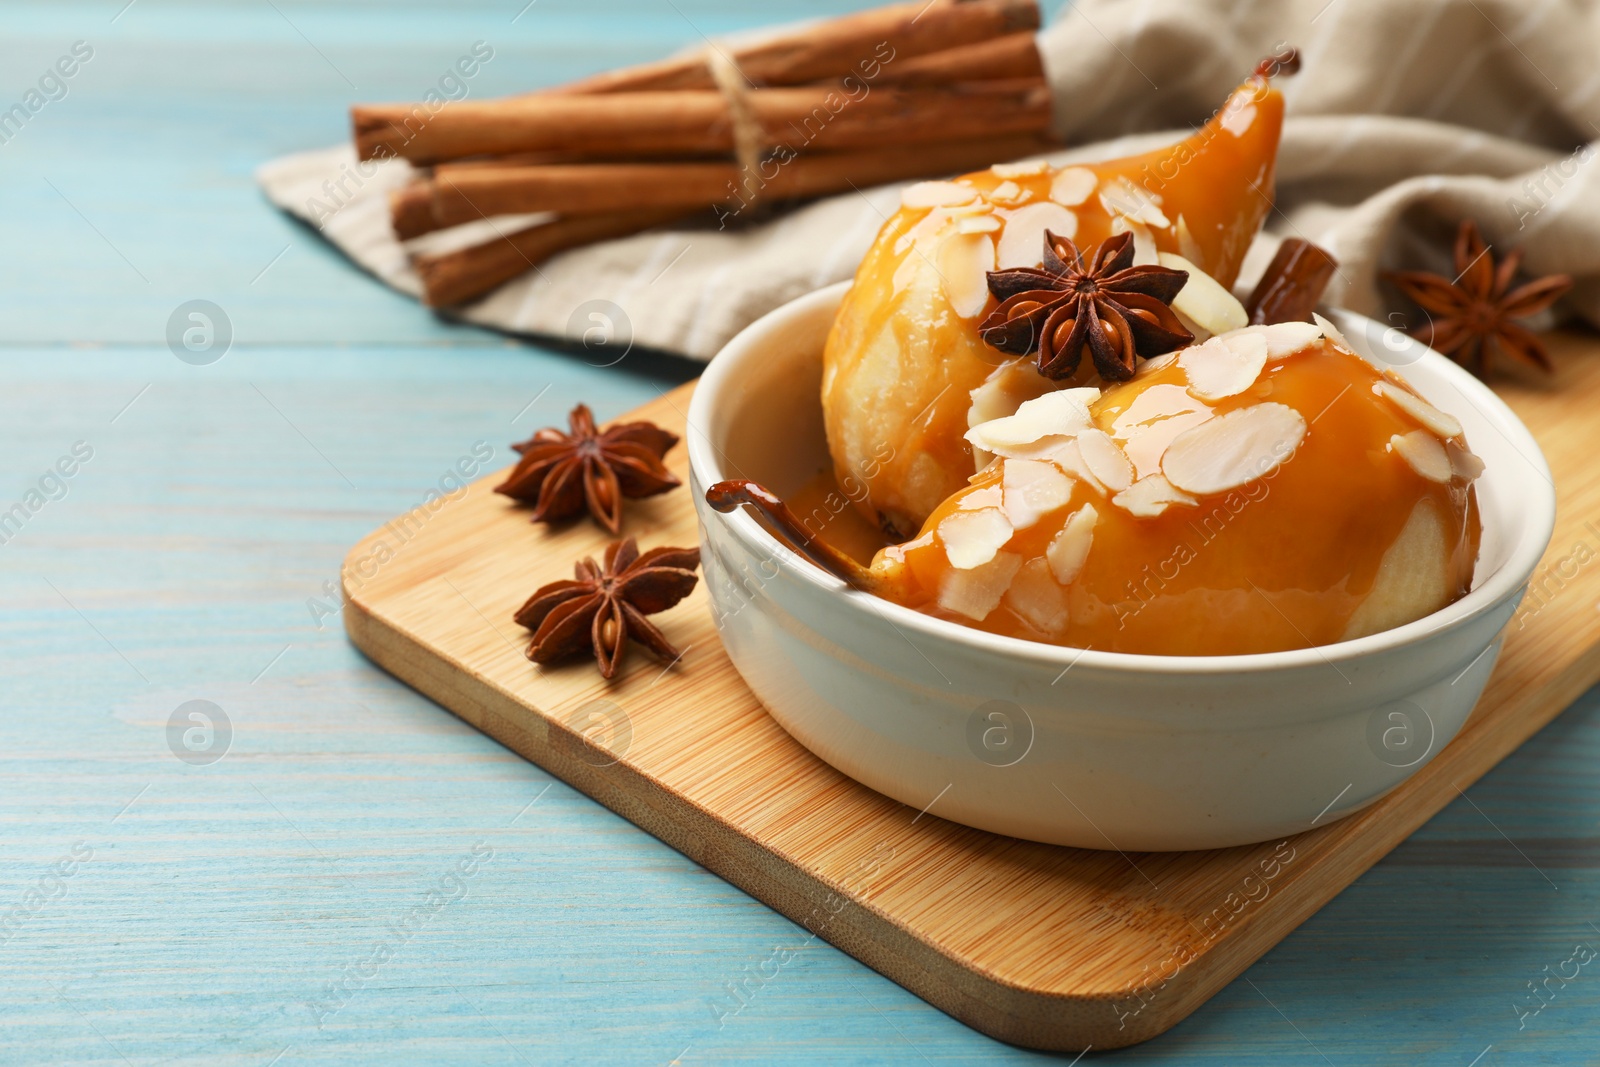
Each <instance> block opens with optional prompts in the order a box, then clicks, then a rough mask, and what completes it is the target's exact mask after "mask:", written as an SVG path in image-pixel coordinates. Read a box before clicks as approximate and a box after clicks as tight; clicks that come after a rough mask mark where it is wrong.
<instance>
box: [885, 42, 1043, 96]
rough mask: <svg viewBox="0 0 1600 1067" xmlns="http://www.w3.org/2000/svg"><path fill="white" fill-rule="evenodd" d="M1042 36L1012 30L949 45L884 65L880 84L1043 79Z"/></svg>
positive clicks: (931, 83)
mask: <svg viewBox="0 0 1600 1067" xmlns="http://www.w3.org/2000/svg"><path fill="white" fill-rule="evenodd" d="M1042 77H1044V61H1043V59H1042V58H1041V57H1040V55H1039V39H1038V38H1037V37H1035V36H1034V35H1033V34H1032V33H1012V34H1008V35H1006V36H1005V37H996V38H993V39H992V40H988V41H981V42H979V43H977V44H969V45H963V46H961V47H959V48H948V49H945V50H944V51H942V52H933V53H930V54H928V55H925V56H918V57H917V58H915V59H908V60H906V61H905V62H903V63H895V64H894V65H893V66H889V67H885V68H883V75H882V77H880V78H879V79H878V84H880V85H946V84H949V83H952V82H976V81H999V80H1003V79H1006V78H1042Z"/></svg>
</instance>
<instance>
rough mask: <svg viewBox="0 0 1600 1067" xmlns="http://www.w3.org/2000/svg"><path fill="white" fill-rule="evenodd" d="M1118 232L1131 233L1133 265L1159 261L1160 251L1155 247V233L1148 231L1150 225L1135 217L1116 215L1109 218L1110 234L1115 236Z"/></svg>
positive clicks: (1137, 265) (1144, 264) (1148, 264)
mask: <svg viewBox="0 0 1600 1067" xmlns="http://www.w3.org/2000/svg"><path fill="white" fill-rule="evenodd" d="M1119 233H1131V234H1133V265H1134V266H1135V267H1147V266H1154V265H1155V264H1157V263H1160V262H1161V253H1160V252H1159V251H1158V250H1157V249H1156V239H1155V235H1154V234H1152V233H1151V232H1150V227H1148V226H1146V225H1145V224H1144V223H1142V222H1139V221H1137V220H1135V219H1128V218H1124V217H1123V216H1121V215H1118V216H1117V217H1115V218H1113V219H1112V220H1111V235H1112V236H1113V237H1115V236H1116V235H1117V234H1119Z"/></svg>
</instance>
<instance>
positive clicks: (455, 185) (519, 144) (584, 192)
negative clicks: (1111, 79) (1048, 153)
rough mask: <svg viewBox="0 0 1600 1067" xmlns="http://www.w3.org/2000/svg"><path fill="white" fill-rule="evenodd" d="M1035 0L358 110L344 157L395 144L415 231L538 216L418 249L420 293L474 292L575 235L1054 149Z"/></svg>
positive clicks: (910, 11) (714, 215)
mask: <svg viewBox="0 0 1600 1067" xmlns="http://www.w3.org/2000/svg"><path fill="white" fill-rule="evenodd" d="M1038 26H1039V9H1038V6H1037V3H1036V0H931V2H929V0H913V2H911V3H903V4H894V5H891V6H888V7H882V8H876V9H872V10H869V11H863V12H860V13H858V14H854V15H848V16H845V17H843V18H836V19H830V20H826V21H821V22H815V23H811V24H808V25H806V26H805V27H804V28H802V29H797V30H793V31H789V32H784V33H781V34H775V35H771V36H767V37H765V38H763V39H762V40H760V41H759V42H758V43H755V44H750V45H746V46H744V47H734V46H729V45H719V44H716V43H714V42H713V43H709V44H708V45H707V46H706V47H705V48H704V49H702V50H701V51H700V52H698V53H696V54H694V55H689V56H685V57H682V58H675V59H668V60H663V61H661V62H657V63H649V64H644V65H641V66H636V67H628V68H624V69H621V70H616V71H611V72H608V73H605V74H600V75H597V76H594V77H590V78H585V79H582V80H580V81H576V82H571V83H569V84H566V85H562V86H557V87H555V88H551V89H544V90H541V91H539V92H534V93H525V94H522V95H518V96H513V97H506V98H503V99H499V100H493V101H486V102H469V101H458V102H453V103H449V104H446V105H444V106H442V107H436V108H429V107H428V106H425V105H410V104H369V105H358V106H356V107H353V108H351V113H350V114H351V123H352V126H353V128H354V133H355V144H356V150H357V154H358V155H359V156H360V158H361V159H363V160H372V159H389V158H400V159H405V160H408V161H410V162H411V163H412V164H413V165H414V166H415V167H416V168H417V170H416V175H415V178H414V180H413V181H412V182H411V183H410V184H409V185H407V186H405V187H404V188H402V189H400V190H399V191H398V192H396V193H394V194H393V195H392V197H391V202H390V210H391V218H392V221H393V224H394V230H395V234H396V235H397V236H398V237H399V238H400V239H401V240H402V241H406V240H411V239H413V238H417V237H421V236H422V235H424V234H430V233H433V232H435V231H439V230H445V229H449V228H451V227H455V226H460V225H463V224H465V223H471V222H475V221H478V220H483V219H490V220H495V219H496V217H497V216H507V215H527V214H530V213H532V214H535V215H537V218H536V219H535V220H533V221H532V222H531V223H529V222H528V220H525V219H524V220H522V222H523V223H524V224H522V225H520V226H516V227H513V228H511V229H506V228H505V227H504V226H500V225H495V226H494V227H492V228H490V229H491V232H492V233H493V234H494V236H492V237H491V238H490V239H489V240H487V241H485V242H484V243H481V244H474V245H470V246H468V247H465V248H460V249H457V250H454V251H450V252H445V253H441V254H414V255H413V256H412V262H413V264H414V266H415V267H416V269H417V271H418V273H419V274H420V275H421V277H422V281H423V286H424V299H425V300H426V302H427V303H428V304H429V305H432V306H435V307H439V306H446V305H451V304H459V303H463V302H465V301H468V300H471V299H474V298H476V297H478V296H481V295H483V294H485V293H487V292H489V291H490V290H492V289H494V288H496V287H497V286H499V285H501V284H502V283H504V282H506V281H509V280H510V279H511V278H514V277H516V276H517V275H519V274H521V273H522V272H524V271H526V270H529V269H531V268H532V267H533V266H535V265H536V264H538V263H539V262H541V261H542V260H544V259H547V258H549V257H550V256H552V255H555V254H556V253H558V252H561V251H564V250H566V249H569V248H573V247H576V246H578V245H583V244H588V243H590V242H593V241H599V240H605V239H608V238H613V237H621V236H625V235H627V234H630V233H636V232H638V231H640V230H645V229H648V228H650V227H652V226H657V225H661V224H663V223H666V222H671V221H673V220H677V219H682V218H686V217H689V216H693V215H700V214H706V215H707V218H708V220H710V221H712V222H713V223H714V224H720V225H729V224H732V223H735V222H738V221H743V220H744V219H746V218H749V217H751V216H752V215H754V214H755V213H756V212H755V209H756V208H757V207H764V206H766V205H768V204H771V203H774V202H780V201H787V200H795V199H800V198H805V197H814V196H822V195H827V194H832V193H838V192H844V191H847V190H849V189H851V188H852V187H854V188H864V187H866V186H869V185H878V184H882V183H885V182H892V181H902V180H907V179H911V178H918V177H929V176H935V175H942V174H949V173H953V172H957V171H963V170H973V169H977V168H979V167H984V166H987V165H989V164H991V163H996V162H1001V161H1004V160H1010V159H1016V158H1018V157H1021V156H1025V155H1029V154H1033V153H1037V152H1040V151H1045V150H1048V149H1049V148H1051V147H1054V146H1053V145H1052V144H1051V143H1050V141H1049V129H1050V119H1051V115H1050V94H1049V90H1048V87H1047V85H1046V83H1045V80H1044V74H1043V67H1042V65H1041V63H1040V59H1039V52H1038V49H1037V47H1036V44H1035V40H1034V32H1033V31H1035V30H1036V29H1037V28H1038Z"/></svg>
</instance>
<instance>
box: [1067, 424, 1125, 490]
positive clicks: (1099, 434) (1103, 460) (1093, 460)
mask: <svg viewBox="0 0 1600 1067" xmlns="http://www.w3.org/2000/svg"><path fill="white" fill-rule="evenodd" d="M1078 450H1079V451H1080V452H1081V453H1082V454H1083V462H1084V463H1085V464H1087V465H1088V467H1089V470H1090V472H1091V473H1093V474H1094V476H1095V478H1097V479H1099V481H1100V482H1101V483H1102V484H1103V485H1105V487H1106V488H1107V489H1109V490H1111V491H1112V492H1114V493H1116V492H1120V491H1122V490H1123V489H1126V488H1128V486H1130V485H1132V484H1133V463H1132V462H1131V461H1130V460H1129V459H1128V456H1127V453H1125V452H1123V451H1122V449H1121V447H1120V446H1118V444H1117V443H1116V442H1115V441H1113V440H1112V439H1111V435H1110V434H1108V433H1106V432H1105V431H1104V430H1085V431H1083V432H1082V433H1080V434H1079V435H1078Z"/></svg>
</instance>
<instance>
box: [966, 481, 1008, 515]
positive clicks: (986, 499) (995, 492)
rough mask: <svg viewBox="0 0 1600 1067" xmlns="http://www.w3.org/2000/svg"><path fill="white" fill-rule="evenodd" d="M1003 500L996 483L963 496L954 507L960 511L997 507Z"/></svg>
mask: <svg viewBox="0 0 1600 1067" xmlns="http://www.w3.org/2000/svg"><path fill="white" fill-rule="evenodd" d="M1004 502H1005V497H1004V496H1003V495H1002V494H1001V492H1000V487H999V486H998V485H986V486H984V487H983V488H982V489H974V490H973V491H972V492H970V493H968V494H967V495H966V496H963V497H962V498H961V500H960V502H959V503H957V504H956V507H957V508H958V509H960V510H961V511H977V510H979V509H980V508H998V507H1000V505H1001V504H1002V503H1004Z"/></svg>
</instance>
